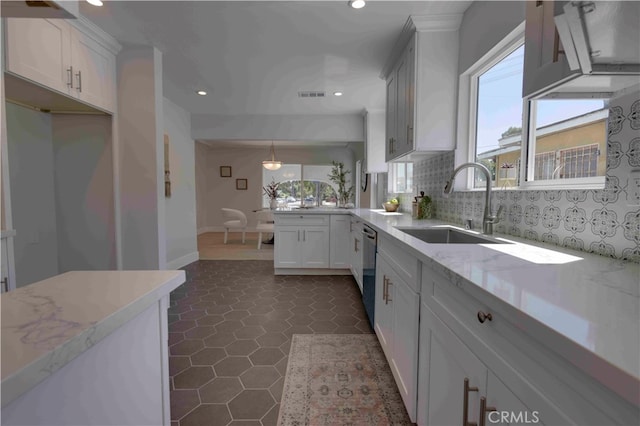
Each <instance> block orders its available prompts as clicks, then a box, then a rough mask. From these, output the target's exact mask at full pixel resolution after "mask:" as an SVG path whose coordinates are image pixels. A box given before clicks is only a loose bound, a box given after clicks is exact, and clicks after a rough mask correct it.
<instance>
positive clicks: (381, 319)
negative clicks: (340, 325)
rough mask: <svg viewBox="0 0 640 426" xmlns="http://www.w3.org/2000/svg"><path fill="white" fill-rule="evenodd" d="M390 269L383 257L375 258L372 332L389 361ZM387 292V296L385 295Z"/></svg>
mask: <svg viewBox="0 0 640 426" xmlns="http://www.w3.org/2000/svg"><path fill="white" fill-rule="evenodd" d="M390 271H391V267H390V266H389V265H388V264H387V262H386V261H385V260H384V258H383V257H381V256H380V255H378V257H377V258H376V293H375V294H376V303H375V315H374V318H375V323H374V327H373V328H374V330H375V332H376V334H377V335H378V340H379V341H380V345H381V346H382V349H383V350H384V353H385V355H386V356H387V359H388V360H389V359H391V350H392V347H393V346H392V344H393V341H392V338H393V333H392V329H391V328H392V325H393V311H392V308H393V305H392V304H391V303H392V302H391V301H390V300H393V288H391V289H388V287H387V280H388V279H389V275H390ZM387 290H390V291H389V294H387Z"/></svg>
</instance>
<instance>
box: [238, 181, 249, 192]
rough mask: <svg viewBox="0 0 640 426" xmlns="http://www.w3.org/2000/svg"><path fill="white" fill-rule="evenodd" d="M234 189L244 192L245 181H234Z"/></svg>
mask: <svg viewBox="0 0 640 426" xmlns="http://www.w3.org/2000/svg"><path fill="white" fill-rule="evenodd" d="M236 189H239V190H246V189H247V180H246V179H236Z"/></svg>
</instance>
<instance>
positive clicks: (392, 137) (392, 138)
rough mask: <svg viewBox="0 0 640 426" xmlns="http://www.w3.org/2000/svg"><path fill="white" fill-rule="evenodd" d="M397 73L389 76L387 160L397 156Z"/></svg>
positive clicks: (385, 157)
mask: <svg viewBox="0 0 640 426" xmlns="http://www.w3.org/2000/svg"><path fill="white" fill-rule="evenodd" d="M396 93H397V87H396V74H395V72H392V73H391V75H389V77H388V78H387V105H386V114H387V117H386V130H385V132H386V135H387V137H386V141H385V156H384V159H385V161H389V160H391V159H393V158H395V155H394V145H396V143H397V142H396V138H397V136H396V96H397V95H396Z"/></svg>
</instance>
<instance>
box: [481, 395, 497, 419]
mask: <svg viewBox="0 0 640 426" xmlns="http://www.w3.org/2000/svg"><path fill="white" fill-rule="evenodd" d="M492 411H498V410H497V409H496V407H487V398H485V397H484V396H483V397H481V398H480V426H485V424H486V418H487V413H490V412H492Z"/></svg>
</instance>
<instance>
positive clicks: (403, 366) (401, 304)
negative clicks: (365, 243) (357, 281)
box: [374, 254, 420, 422]
mask: <svg viewBox="0 0 640 426" xmlns="http://www.w3.org/2000/svg"><path fill="white" fill-rule="evenodd" d="M419 310H420V296H419V294H418V293H416V292H415V291H414V290H413V289H412V288H411V287H410V286H409V285H408V284H407V283H406V282H405V281H404V280H403V279H402V278H400V275H399V274H398V273H396V271H395V270H394V269H393V268H392V267H391V265H390V264H389V262H388V261H387V259H386V258H385V256H384V255H381V254H378V257H377V260H376V301H375V324H374V329H375V332H376V334H377V335H378V339H379V340H380V344H381V346H382V349H383V350H384V353H385V356H386V357H387V361H388V362H389V366H390V367H391V371H392V373H393V377H394V379H395V381H396V384H397V385H398V390H399V391H400V395H401V396H402V400H403V402H404V404H405V407H406V408H407V413H408V414H409V417H410V418H411V421H414V422H415V420H416V400H417V378H418V327H419Z"/></svg>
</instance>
